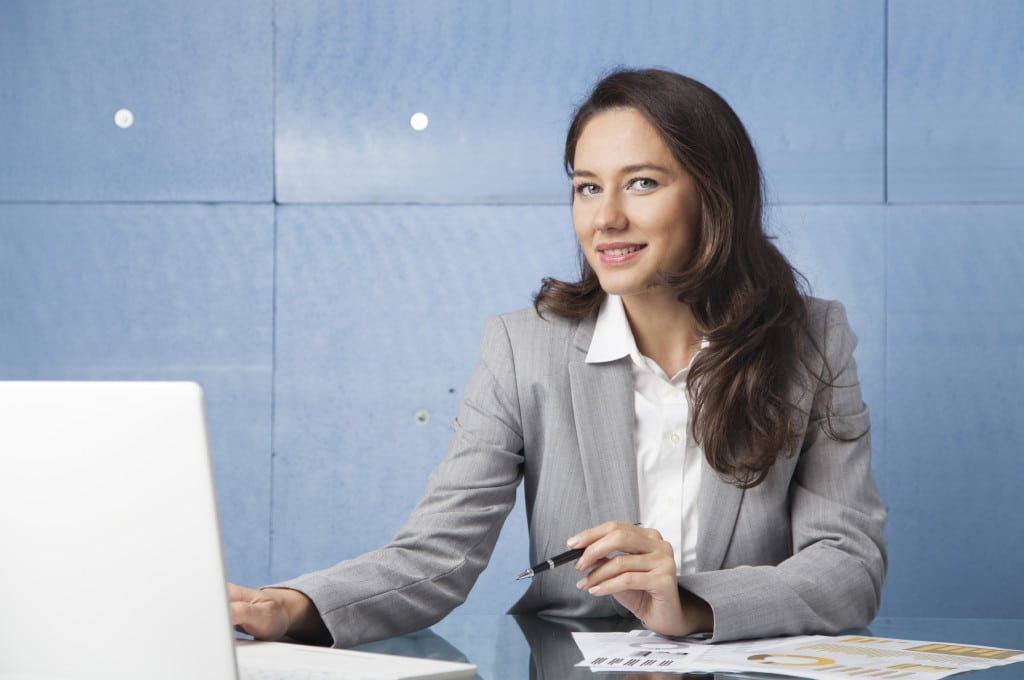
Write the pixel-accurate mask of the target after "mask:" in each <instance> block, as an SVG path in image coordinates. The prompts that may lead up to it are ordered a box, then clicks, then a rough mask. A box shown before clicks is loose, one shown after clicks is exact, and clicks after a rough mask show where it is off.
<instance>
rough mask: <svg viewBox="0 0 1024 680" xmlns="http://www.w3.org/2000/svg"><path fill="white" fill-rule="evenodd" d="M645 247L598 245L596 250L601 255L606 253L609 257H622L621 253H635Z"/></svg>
mask: <svg viewBox="0 0 1024 680" xmlns="http://www.w3.org/2000/svg"><path fill="white" fill-rule="evenodd" d="M645 247H646V246H643V245H635V246H624V247H622V248H601V247H598V249H597V252H599V253H601V254H602V255H607V256H609V257H622V256H623V255H629V254H630V253H635V252H636V251H638V250H641V249H643V248H645Z"/></svg>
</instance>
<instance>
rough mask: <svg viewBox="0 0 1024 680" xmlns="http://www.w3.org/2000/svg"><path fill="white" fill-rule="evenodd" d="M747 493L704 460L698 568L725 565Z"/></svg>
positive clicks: (711, 568) (706, 568) (699, 514)
mask: <svg viewBox="0 0 1024 680" xmlns="http://www.w3.org/2000/svg"><path fill="white" fill-rule="evenodd" d="M743 494H744V490H743V489H741V488H739V487H737V486H736V485H734V484H730V483H729V482H727V481H726V480H724V479H722V477H721V476H719V474H718V473H717V472H715V471H714V470H713V469H712V468H711V466H710V465H708V464H707V463H704V465H703V466H702V469H701V478H700V499H698V501H697V518H698V519H697V571H715V570H718V569H721V568H722V565H723V564H724V562H725V553H726V551H727V550H728V549H729V543H730V541H732V534H733V529H735V527H736V517H737V516H738V515H739V512H740V504H741V502H742V500H743Z"/></svg>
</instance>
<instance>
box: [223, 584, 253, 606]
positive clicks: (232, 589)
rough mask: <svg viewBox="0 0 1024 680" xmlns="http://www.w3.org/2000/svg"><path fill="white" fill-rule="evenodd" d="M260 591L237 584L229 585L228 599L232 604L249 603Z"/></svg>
mask: <svg viewBox="0 0 1024 680" xmlns="http://www.w3.org/2000/svg"><path fill="white" fill-rule="evenodd" d="M259 592H260V591H258V590H255V589H253V588H246V587H245V586H240V585H237V584H235V583H230V582H229V583H228V599H229V600H230V601H232V602H248V601H250V600H252V599H253V597H255V595H256V594H257V593H259Z"/></svg>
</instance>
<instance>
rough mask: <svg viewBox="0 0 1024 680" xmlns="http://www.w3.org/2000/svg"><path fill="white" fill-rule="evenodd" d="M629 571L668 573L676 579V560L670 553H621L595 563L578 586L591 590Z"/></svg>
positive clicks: (640, 573)
mask: <svg viewBox="0 0 1024 680" xmlns="http://www.w3.org/2000/svg"><path fill="white" fill-rule="evenodd" d="M627 573H636V574H639V575H644V574H667V575H669V576H671V577H672V578H673V579H675V560H673V559H672V558H671V556H669V555H665V554H659V553H642V554H632V553H619V554H618V555H615V556H613V557H610V558H607V559H604V560H601V561H599V562H597V563H595V565H594V567H593V568H592V569H591V570H590V571H589V572H588V573H587V574H586V576H585V577H584V578H583V579H582V580H581V581H579V582H577V586H578V587H580V589H581V590H589V589H590V588H593V587H594V586H597V585H600V584H602V583H603V582H605V581H607V580H609V579H612V578H615V577H617V576H619V575H621V574H627Z"/></svg>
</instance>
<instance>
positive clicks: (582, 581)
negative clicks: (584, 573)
mask: <svg viewBox="0 0 1024 680" xmlns="http://www.w3.org/2000/svg"><path fill="white" fill-rule="evenodd" d="M585 585H587V579H585V578H581V579H580V580H579V581H576V590H583V586H585Z"/></svg>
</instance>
